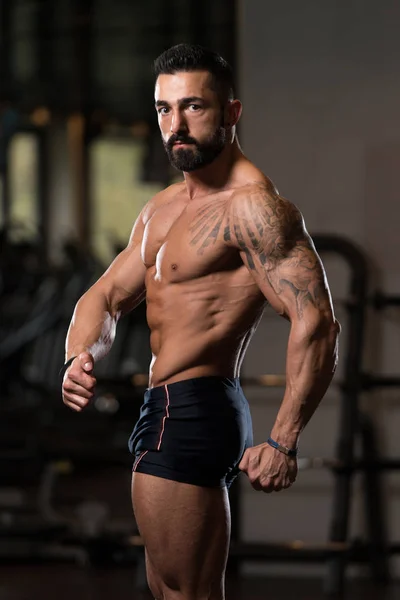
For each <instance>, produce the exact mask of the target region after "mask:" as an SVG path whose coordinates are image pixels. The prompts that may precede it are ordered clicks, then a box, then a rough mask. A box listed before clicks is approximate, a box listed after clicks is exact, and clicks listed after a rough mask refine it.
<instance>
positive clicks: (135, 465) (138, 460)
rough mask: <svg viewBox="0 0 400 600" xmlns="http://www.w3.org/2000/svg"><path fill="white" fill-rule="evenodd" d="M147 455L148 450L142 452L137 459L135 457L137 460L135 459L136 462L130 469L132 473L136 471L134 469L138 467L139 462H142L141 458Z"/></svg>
mask: <svg viewBox="0 0 400 600" xmlns="http://www.w3.org/2000/svg"><path fill="white" fill-rule="evenodd" d="M147 453H148V450H145V451H144V452H142V454H141V455H140V456H138V457H137V459H136V462H135V464H134V465H133V469H132V471H136V469H137V468H138V466H139V463H140V461H141V460H142V458H143V456H144V455H145V454H147Z"/></svg>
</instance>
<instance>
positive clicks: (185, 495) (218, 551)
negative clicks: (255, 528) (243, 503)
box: [132, 473, 230, 600]
mask: <svg viewBox="0 0 400 600" xmlns="http://www.w3.org/2000/svg"><path fill="white" fill-rule="evenodd" d="M132 503H133V509H134V512H135V517H136V522H137V525H138V528H139V531H140V534H141V536H142V538H143V541H144V545H145V548H146V565H147V577H148V583H149V587H150V589H151V591H152V593H153V595H154V597H155V598H156V600H224V598H225V592H224V583H225V582H224V579H225V567H226V559H227V555H228V547H229V538H230V510H229V501H228V493H227V490H226V488H222V489H221V488H205V487H200V486H195V485H189V484H186V483H178V482H176V481H171V480H169V479H163V478H161V477H154V476H153V475H146V474H144V473H134V474H133V478H132Z"/></svg>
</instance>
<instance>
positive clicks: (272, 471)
mask: <svg viewBox="0 0 400 600" xmlns="http://www.w3.org/2000/svg"><path fill="white" fill-rule="evenodd" d="M239 469H240V470H241V471H244V472H245V473H246V474H247V476H248V478H249V480H250V483H251V485H252V486H253V488H254V489H255V490H257V491H263V492H265V493H267V494H269V493H270V492H279V491H280V490H283V489H285V488H288V487H290V486H291V485H292V484H293V483H294V482H295V481H296V476H297V459H296V458H294V457H292V456H287V455H286V454H283V452H279V451H278V450H276V449H275V448H272V447H271V446H270V445H269V444H267V443H265V444H260V445H259V446H254V447H252V448H247V450H246V451H245V453H244V455H243V458H242V460H241V461H240V464H239Z"/></svg>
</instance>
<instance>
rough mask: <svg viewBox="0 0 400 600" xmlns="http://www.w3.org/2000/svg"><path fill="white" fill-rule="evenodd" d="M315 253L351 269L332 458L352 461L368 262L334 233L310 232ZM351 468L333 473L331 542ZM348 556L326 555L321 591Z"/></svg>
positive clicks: (339, 526) (337, 533) (344, 519)
mask: <svg viewBox="0 0 400 600" xmlns="http://www.w3.org/2000/svg"><path fill="white" fill-rule="evenodd" d="M312 237H313V240H314V243H315V246H316V248H317V250H318V251H319V252H324V253H330V254H335V255H339V256H341V257H342V258H344V260H345V261H346V262H347V264H348V266H349V269H350V271H351V278H350V290H349V296H350V297H351V299H352V302H350V303H347V305H346V306H345V308H346V310H347V313H348V327H347V328H346V331H347V336H348V337H347V344H346V356H345V359H344V363H345V369H344V383H345V386H344V387H343V389H342V398H341V410H340V423H339V432H340V433H339V439H338V441H337V449H336V459H337V460H338V461H339V462H340V463H342V464H343V465H350V464H352V463H353V460H354V446H355V439H356V434H357V427H358V399H359V394H360V392H361V390H362V389H363V385H362V382H363V373H362V358H363V342H364V327H365V306H366V300H367V287H368V286H367V283H368V265H367V261H366V258H365V257H364V254H363V253H362V251H361V250H360V249H359V248H358V247H357V246H356V245H355V244H353V243H352V242H350V241H349V240H346V239H343V238H341V237H339V236H335V235H318V234H317V235H313V236H312ZM352 475H353V472H352V471H351V470H346V471H345V470H342V471H337V472H336V478H335V487H334V495H333V504H332V506H333V510H332V520H331V526H330V532H329V540H330V542H331V543H344V542H346V540H347V537H348V528H349V518H350V509H351V506H350V504H351V484H352ZM347 562H348V559H347V557H346V556H345V555H344V554H342V555H338V556H334V557H331V558H329V560H328V562H327V573H326V577H325V581H324V590H325V593H327V594H329V595H332V594H340V593H342V592H343V588H344V576H345V568H346V565H347Z"/></svg>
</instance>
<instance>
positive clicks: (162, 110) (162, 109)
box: [158, 106, 168, 115]
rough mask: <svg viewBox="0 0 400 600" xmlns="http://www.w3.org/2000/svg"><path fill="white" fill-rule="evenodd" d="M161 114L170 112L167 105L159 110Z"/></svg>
mask: <svg viewBox="0 0 400 600" xmlns="http://www.w3.org/2000/svg"><path fill="white" fill-rule="evenodd" d="M158 114H159V115H167V114H168V108H167V107H166V106H162V107H161V108H160V109H159V111H158Z"/></svg>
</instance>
